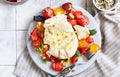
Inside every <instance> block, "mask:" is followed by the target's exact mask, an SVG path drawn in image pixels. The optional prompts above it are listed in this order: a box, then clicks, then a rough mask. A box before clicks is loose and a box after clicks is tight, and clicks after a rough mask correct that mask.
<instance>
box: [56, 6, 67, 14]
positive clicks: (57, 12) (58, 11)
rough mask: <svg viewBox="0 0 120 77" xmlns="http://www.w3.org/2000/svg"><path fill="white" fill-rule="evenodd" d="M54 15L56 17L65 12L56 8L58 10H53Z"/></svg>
mask: <svg viewBox="0 0 120 77" xmlns="http://www.w3.org/2000/svg"><path fill="white" fill-rule="evenodd" d="M54 14H55V15H58V14H66V11H65V10H64V9H63V8H61V7H58V8H55V9H54Z"/></svg>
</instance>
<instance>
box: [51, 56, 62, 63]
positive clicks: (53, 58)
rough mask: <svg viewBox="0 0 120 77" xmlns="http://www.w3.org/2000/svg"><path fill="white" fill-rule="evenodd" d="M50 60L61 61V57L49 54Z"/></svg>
mask: <svg viewBox="0 0 120 77" xmlns="http://www.w3.org/2000/svg"><path fill="white" fill-rule="evenodd" d="M50 60H51V61H54V62H61V59H59V58H56V57H54V56H50Z"/></svg>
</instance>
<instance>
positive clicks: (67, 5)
mask: <svg viewBox="0 0 120 77" xmlns="http://www.w3.org/2000/svg"><path fill="white" fill-rule="evenodd" d="M62 8H63V9H65V10H66V11H67V12H68V11H70V10H71V9H73V7H72V3H71V2H67V3H64V4H63V5H62Z"/></svg>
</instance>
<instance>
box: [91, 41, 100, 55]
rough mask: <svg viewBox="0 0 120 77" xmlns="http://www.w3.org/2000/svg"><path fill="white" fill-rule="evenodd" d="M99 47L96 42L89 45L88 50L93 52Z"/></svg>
mask: <svg viewBox="0 0 120 77" xmlns="http://www.w3.org/2000/svg"><path fill="white" fill-rule="evenodd" d="M99 49H100V46H99V45H98V44H97V43H93V44H91V46H90V52H92V53H95V52H97V51H98V50H99Z"/></svg>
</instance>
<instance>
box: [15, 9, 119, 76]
mask: <svg viewBox="0 0 120 77" xmlns="http://www.w3.org/2000/svg"><path fill="white" fill-rule="evenodd" d="M95 11H96V13H97V14H96V15H95V19H96V21H97V23H98V24H99V28H100V30H101V35H102V47H101V53H100V56H99V57H98V58H97V60H96V62H95V63H93V64H92V65H91V66H90V67H89V68H88V69H86V70H85V71H84V72H82V73H80V74H79V75H77V76H75V77H120V73H119V71H120V52H119V51H120V49H119V48H120V9H119V8H117V9H115V10H113V11H110V12H100V11H97V10H95ZM113 12H114V13H115V14H113ZM14 74H15V75H16V76H19V77H48V75H47V74H46V73H45V72H43V71H41V70H40V69H39V68H38V67H37V66H36V65H35V64H34V63H33V61H32V60H31V59H30V56H29V54H28V52H27V49H25V51H24V52H22V53H21V55H20V57H19V59H18V60H17V64H16V67H15V70H14Z"/></svg>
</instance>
